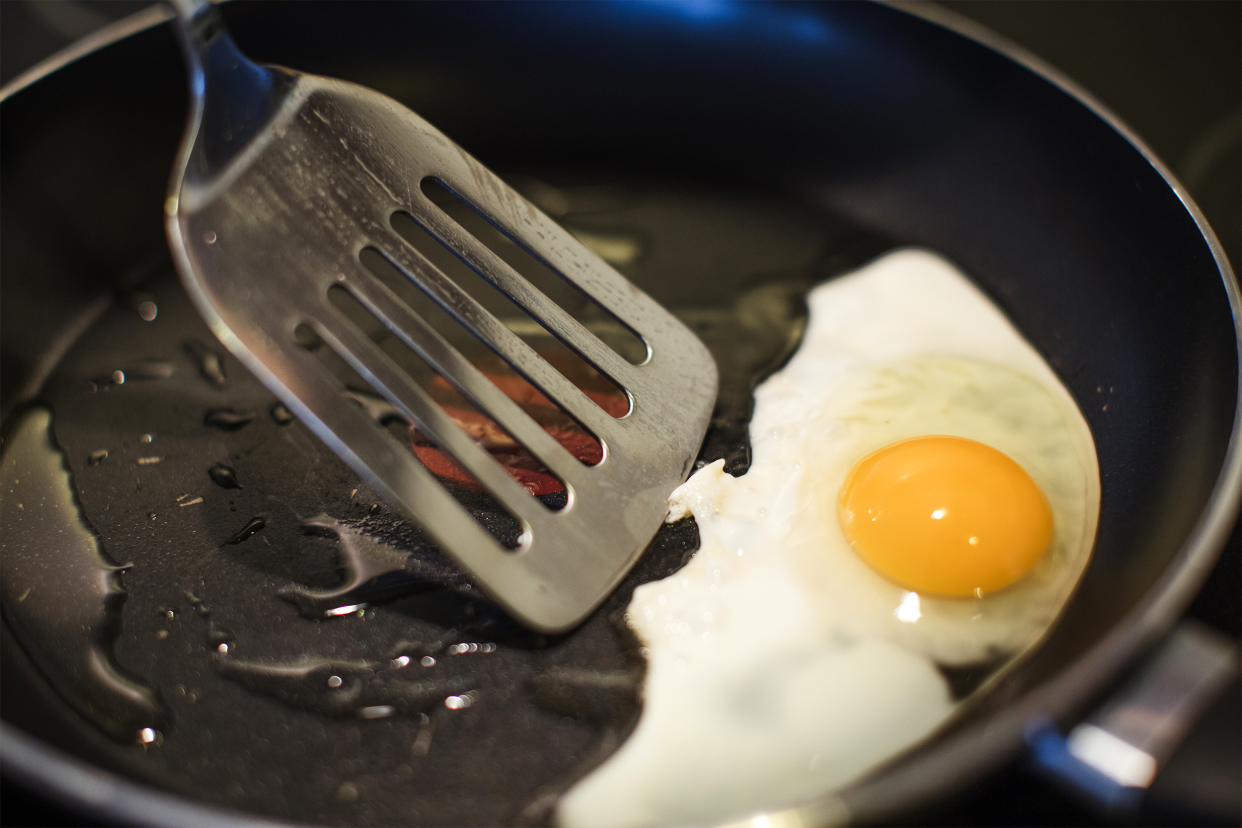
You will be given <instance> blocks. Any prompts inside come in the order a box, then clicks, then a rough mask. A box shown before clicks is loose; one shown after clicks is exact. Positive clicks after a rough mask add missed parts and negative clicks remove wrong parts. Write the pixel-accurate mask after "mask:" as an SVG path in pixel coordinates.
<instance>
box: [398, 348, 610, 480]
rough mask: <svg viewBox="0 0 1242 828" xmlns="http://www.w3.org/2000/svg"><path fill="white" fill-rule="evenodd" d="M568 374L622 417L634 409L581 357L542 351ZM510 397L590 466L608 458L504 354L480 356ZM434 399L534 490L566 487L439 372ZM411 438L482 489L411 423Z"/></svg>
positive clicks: (435, 461) (435, 467) (443, 471)
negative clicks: (574, 357)
mask: <svg viewBox="0 0 1242 828" xmlns="http://www.w3.org/2000/svg"><path fill="white" fill-rule="evenodd" d="M541 356H543V358H544V359H546V360H548V362H550V363H551V364H552V366H553V367H554V368H556V369H557V370H559V371H560V372H561V373H562V374H564V375H565V378H566V379H568V380H569V381H570V382H572V383H573V384H574V385H577V386H578V387H579V388H580V389H582V392H583V393H584V394H586V395H587V396H588V397H590V398H591V399H592V400H593V401H594V402H595V403H596V405H598V406H599V407H600V408H602V409H603V410H604V411H606V412H607V413H608V414H611V415H612V416H613V417H621V416H623V415H624V414H625V413H626V412H627V411H629V406H630V403H629V400H628V399H627V398H626V396H625V394H624V393H622V391H621V390H620V389H619V388H617V387H616V386H615V385H613V384H612V383H611V382H609V381H608V380H607V379H605V378H604V377H603V376H602V375H601V374H600V373H599V372H597V371H595V370H594V369H592V368H590V367H589V366H587V365H586V364H585V363H583V362H581V361H580V360H577V359H571V358H558V357H557V355H556V354H541ZM474 363H475V364H476V365H478V366H479V368H481V369H482V370H483V372H484V374H486V375H487V378H488V379H490V380H491V381H492V382H493V383H494V384H495V385H496V387H497V388H499V389H500V390H501V391H503V392H504V394H505V396H507V397H508V398H509V399H511V400H513V401H514V402H516V403H517V404H518V405H519V406H520V407H521V408H522V410H523V411H525V412H526V413H527V414H529V415H530V417H531V419H533V420H534V421H535V422H536V423H538V424H539V425H540V426H541V427H542V428H543V430H544V431H546V432H548V433H549V434H551V435H552V437H553V438H554V439H555V440H556V441H557V442H558V443H560V444H561V445H562V446H564V447H565V448H566V449H567V450H568V451H569V453H570V454H572V455H573V456H574V457H576V458H578V460H580V461H581V462H583V463H585V464H586V465H588V466H593V465H595V464H596V463H598V462H599V461H600V460H602V459H603V458H604V450H603V447H601V446H600V444H599V441H598V440H596V439H595V438H594V437H592V436H591V435H590V434H588V433H587V432H586V431H584V430H583V429H582V427H581V426H580V425H578V424H577V423H576V422H574V421H573V420H572V419H570V418H569V417H568V416H567V415H566V414H565V413H564V412H562V411H561V410H560V409H559V408H557V407H556V406H555V405H554V404H553V403H552V401H551V400H549V399H548V398H547V397H545V396H544V395H543V394H541V393H540V392H539V391H538V390H537V389H536V388H534V387H533V386H532V385H530V383H528V382H526V380H524V379H522V377H520V376H518V374H516V373H515V372H514V371H513V370H512V369H511V368H510V367H509V366H508V364H507V363H505V362H504V361H502V360H501V359H500V358H499V357H496V356H493V355H487V356H485V357H482V358H480V359H476V360H474ZM427 390H428V391H429V392H430V393H431V396H432V398H433V399H435V401H436V402H438V403H439V404H440V406H441V407H443V408H444V410H445V412H446V413H447V414H449V416H451V417H452V418H453V420H454V421H455V422H456V423H457V424H458V425H459V426H461V428H462V429H463V430H464V431H465V432H466V433H467V434H469V435H470V436H471V437H473V438H474V440H475V442H477V443H478V444H479V445H480V446H482V447H483V448H484V449H486V450H487V451H488V452H489V453H490V454H491V455H492V457H494V458H496V460H497V462H499V463H500V464H501V465H502V466H504V468H505V470H506V471H507V472H509V474H510V475H511V476H512V477H513V479H514V480H516V481H517V482H518V483H520V484H522V488H524V489H526V491H528V492H530V493H531V494H532V495H545V494H553V493H554V492H562V491H564V490H565V484H563V483H562V482H561V481H560V480H557V479H556V478H555V477H553V476H552V474H551V473H550V472H549V471H548V469H547V468H546V467H545V466H544V465H543V464H542V463H540V462H539V461H538V460H537V459H535V457H534V456H533V455H531V454H530V452H528V451H526V449H524V448H522V446H520V445H519V444H518V443H517V442H515V441H514V440H513V438H512V437H510V436H509V435H508V434H506V433H505V432H504V431H503V430H502V429H501V428H500V427H499V426H498V425H496V423H495V422H493V421H492V420H491V419H490V418H488V417H486V416H484V415H483V414H480V413H479V412H478V410H477V409H475V408H474V407H473V406H472V405H471V404H470V403H469V402H468V401H467V400H466V398H465V397H464V396H462V394H461V393H460V392H458V390H457V389H456V388H454V387H453V386H452V385H450V384H449V383H448V382H447V381H446V380H444V379H443V378H441V377H437V378H436V379H435V380H433V381H432V382H431V384H430V385H428V386H427ZM410 442H411V444H412V446H413V448H414V453H415V454H416V455H418V459H419V460H421V461H422V462H423V464H424V465H426V466H427V468H428V469H429V470H431V472H432V473H433V474H435V475H436V476H438V477H441V478H444V479H446V480H451V481H453V482H454V483H458V484H460V485H462V486H465V487H467V488H469V489H473V490H475V491H478V490H479V488H480V487H479V483H478V481H477V480H475V479H474V477H472V476H471V475H470V474H469V473H468V472H466V471H464V470H463V469H461V468H460V467H458V466H457V464H455V463H454V462H453V461H452V459H451V458H449V457H448V456H447V455H446V454H444V453H443V452H442V451H440V450H439V449H438V448H436V447H435V445H434V444H433V443H432V442H431V441H430V440H428V439H427V438H426V437H425V436H424V435H423V434H422V433H421V432H419V431H418V430H417V429H416V428H414V427H411V428H410Z"/></svg>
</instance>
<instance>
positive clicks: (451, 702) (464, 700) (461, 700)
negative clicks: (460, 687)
mask: <svg viewBox="0 0 1242 828" xmlns="http://www.w3.org/2000/svg"><path fill="white" fill-rule="evenodd" d="M472 704H474V699H472V698H470V696H469V695H468V694H467V695H465V696H449V697H448V698H446V699H445V700H444V706H445V707H447V708H448V709H449V710H465V709H466V708H467V707H469V706H470V705H472Z"/></svg>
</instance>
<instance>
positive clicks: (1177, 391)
mask: <svg viewBox="0 0 1242 828" xmlns="http://www.w3.org/2000/svg"><path fill="white" fill-rule="evenodd" d="M224 13H225V16H226V18H227V21H228V24H229V26H230V28H231V29H232V31H233V34H234V36H235V39H236V40H237V42H238V44H239V45H240V46H241V48H242V50H243V51H245V52H246V53H248V54H250V55H252V56H254V57H256V58H260V59H262V60H264V61H268V62H274V63H280V64H283V65H287V66H291V67H296V68H298V69H300V70H304V71H308V72H314V73H319V74H324V75H329V76H334V77H340V78H344V79H348V80H352V81H355V82H358V83H361V84H364V85H366V86H370V87H372V88H374V89H377V90H379V91H381V92H384V93H386V94H388V95H390V96H392V97H394V98H396V99H397V100H399V101H401V102H402V103H404V104H405V105H407V106H409V107H411V108H412V109H414V110H415V111H417V112H419V113H420V114H421V115H423V116H424V117H426V118H427V119H428V120H429V121H431V122H432V123H435V124H436V125H437V126H438V127H440V128H441V129H442V130H443V131H444V132H445V133H447V134H448V135H449V136H451V137H452V138H453V139H454V140H455V141H457V142H458V143H460V144H462V145H463V146H465V147H468V148H469V149H470V151H471V152H472V153H473V154H474V155H475V156H476V157H478V158H480V159H481V160H482V161H483V162H484V163H486V164H488V165H489V166H492V167H494V168H501V169H503V168H506V167H514V166H518V165H522V166H525V167H527V168H530V167H532V166H538V165H540V164H547V165H553V166H556V167H573V166H575V165H583V166H587V167H594V168H600V167H606V168H615V169H623V170H631V171H635V170H637V171H641V172H643V173H645V174H649V175H653V176H659V175H668V176H671V177H676V178H678V179H683V180H684V179H693V180H700V181H703V182H708V183H713V182H715V183H719V184H722V185H726V186H729V187H735V188H743V189H745V188H759V189H762V190H766V191H776V192H778V193H784V194H787V195H790V196H793V197H795V198H799V199H802V200H806V201H810V202H812V203H815V204H819V205H822V206H825V207H828V208H830V209H831V210H834V211H836V212H838V213H840V214H841V215H843V216H845V217H847V218H850V219H852V220H853V221H855V222H857V223H858V224H860V225H862V226H864V227H867V228H870V229H873V230H875V231H877V232H879V233H880V234H882V235H884V236H887V237H891V238H894V239H898V240H901V241H903V242H907V243H912V244H921V245H925V246H927V247H929V248H932V249H934V250H937V251H939V252H941V253H943V254H944V255H945V256H947V257H948V258H949V259H951V260H953V261H955V262H956V263H957V264H958V265H960V266H961V267H962V268H963V269H964V270H965V271H966V272H967V273H969V274H970V275H971V276H972V277H973V278H974V279H975V280H976V281H977V282H978V283H979V284H980V285H981V286H982V287H983V288H984V289H985V290H986V291H987V292H988V293H989V294H990V295H991V296H992V297H993V299H994V300H995V301H996V302H997V303H998V304H999V305H1000V306H1001V307H1002V308H1003V309H1004V310H1005V311H1006V312H1007V313H1008V314H1009V315H1010V317H1011V318H1012V319H1013V320H1014V322H1015V323H1016V324H1017V325H1018V327H1019V328H1020V329H1021V330H1022V331H1023V332H1024V333H1025V334H1026V335H1027V336H1028V338H1029V339H1030V340H1031V342H1032V343H1033V344H1034V345H1035V346H1036V347H1037V348H1038V349H1039V350H1040V351H1041V352H1042V353H1043V354H1044V355H1045V357H1046V358H1047V359H1048V361H1049V363H1050V364H1051V365H1052V367H1053V368H1054V370H1056V371H1057V373H1058V374H1059V375H1060V377H1061V378H1062V380H1063V382H1064V383H1065V384H1066V386H1067V387H1068V388H1069V389H1070V391H1071V393H1073V394H1074V396H1075V397H1076V399H1077V400H1078V402H1079V404H1080V407H1081V408H1082V410H1083V413H1084V415H1085V416H1086V418H1087V421H1088V423H1089V425H1090V427H1091V429H1092V432H1093V434H1094V437H1095V441H1096V446H1097V449H1098V453H1099V461H1100V468H1101V478H1102V479H1101V483H1102V504H1101V513H1100V527H1099V535H1098V539H1097V543H1096V548H1095V556H1094V559H1093V562H1092V564H1091V566H1090V568H1089V570H1088V573H1087V575H1086V578H1085V580H1084V582H1083V584H1082V586H1081V589H1080V591H1079V593H1078V595H1077V597H1076V598H1075V600H1074V601H1073V602H1072V604H1071V605H1070V607H1069V609H1068V611H1067V613H1066V615H1065V617H1064V618H1063V620H1062V621H1061V622H1060V625H1059V626H1058V628H1057V630H1056V632H1055V633H1054V635H1053V636H1052V637H1051V639H1050V640H1049V641H1048V642H1047V643H1046V644H1045V646H1044V647H1043V648H1042V649H1041V650H1040V651H1039V652H1038V653H1037V654H1036V655H1035V656H1034V657H1033V658H1032V659H1031V660H1030V661H1028V662H1027V663H1026V664H1024V665H1023V666H1022V667H1021V668H1020V669H1019V670H1018V671H1016V672H1015V673H1014V674H1012V675H1011V676H1010V677H1009V678H1008V680H1007V681H1006V682H1005V683H1004V684H1003V686H1001V687H1000V688H999V689H998V691H997V692H995V693H994V694H993V695H992V696H991V697H989V699H988V700H987V701H986V702H985V704H984V705H983V706H982V707H981V708H980V709H979V710H977V711H976V713H975V714H974V715H973V716H972V717H971V718H970V719H969V720H968V721H965V722H963V723H961V724H960V725H959V726H958V727H957V728H956V729H955V730H954V731H953V732H952V733H950V734H949V735H948V737H947V738H945V739H942V740H940V741H938V742H937V743H936V744H934V745H931V746H928V747H927V748H925V749H923V750H921V751H919V752H917V753H916V754H915V755H913V756H912V757H909V758H908V759H906V760H904V761H903V762H901V763H899V764H897V765H896V766H894V767H892V768H890V770H889V771H887V772H886V773H883V774H879V775H878V776H876V777H875V778H873V779H872V780H870V781H868V782H865V783H863V784H861V785H859V786H856V787H855V788H853V789H851V790H849V791H846V792H845V793H844V795H843V796H842V798H841V802H840V803H837V804H836V805H834V806H832V808H830V809H828V810H821V811H813V812H811V813H809V814H808V815H815V814H819V815H821V816H824V817H829V816H833V815H836V816H838V817H839V816H840V815H841V814H843V813H847V811H841V810H840V808H839V807H838V806H839V805H841V804H843V805H844V806H845V807H846V808H848V813H852V814H853V817H854V818H855V819H860V820H863V821H870V820H885V819H889V818H892V815H893V814H895V813H898V812H903V811H907V812H908V811H909V810H910V809H911V808H913V807H916V806H918V805H921V804H924V803H925V802H927V801H929V800H930V799H932V798H934V797H936V796H940V795H942V794H943V793H944V792H946V791H948V790H950V789H951V788H954V787H958V786H960V785H963V784H965V783H966V782H967V781H969V780H970V779H972V778H975V777H977V776H979V775H981V774H983V773H985V772H986V771H987V770H988V769H990V768H992V767H995V766H996V765H997V764H998V763H999V762H1000V761H1003V759H1004V758H1006V757H1007V756H1008V755H1010V754H1011V753H1012V752H1013V751H1015V750H1017V749H1019V748H1020V746H1021V734H1022V727H1023V724H1024V723H1025V722H1027V721H1028V720H1029V719H1030V718H1031V717H1032V716H1035V715H1038V714H1047V715H1049V716H1050V717H1052V718H1062V719H1064V718H1068V717H1072V716H1073V715H1074V714H1075V712H1076V711H1078V710H1080V709H1081V708H1082V707H1083V706H1084V705H1085V704H1087V703H1089V702H1090V701H1091V700H1092V698H1093V697H1094V696H1095V695H1097V694H1098V693H1099V692H1101V691H1102V690H1104V689H1106V687H1107V684H1108V682H1109V680H1110V679H1111V678H1112V677H1113V676H1115V675H1116V673H1117V671H1119V670H1120V669H1121V668H1122V667H1124V666H1125V664H1126V663H1127V661H1128V660H1130V659H1131V658H1132V657H1133V656H1134V655H1135V654H1136V652H1138V651H1139V650H1140V649H1141V648H1142V647H1144V646H1145V645H1147V644H1149V643H1150V642H1151V640H1152V639H1153V638H1154V637H1155V636H1156V635H1158V634H1159V633H1160V632H1161V631H1162V630H1164V629H1166V628H1167V626H1168V625H1169V624H1170V623H1171V622H1172V620H1173V619H1175V618H1176V616H1177V614H1178V613H1179V612H1180V610H1181V609H1182V608H1183V607H1184V606H1185V604H1186V603H1187V602H1188V601H1189V599H1190V598H1191V597H1192V596H1193V594H1194V592H1195V590H1196V589H1197V587H1198V585H1199V583H1201V581H1202V579H1203V577H1205V576H1206V573H1207V571H1208V569H1209V568H1210V566H1211V563H1212V562H1213V561H1214V559H1215V556H1216V554H1217V551H1218V550H1219V547H1220V546H1221V544H1222V543H1223V540H1224V537H1225V535H1226V533H1227V532H1228V530H1229V528H1230V526H1231V521H1232V518H1233V515H1234V512H1235V509H1236V504H1237V491H1238V466H1237V459H1236V458H1235V457H1234V455H1233V454H1232V452H1231V451H1230V446H1231V445H1232V443H1231V438H1232V434H1233V431H1234V428H1235V419H1236V403H1237V396H1238V358H1237V338H1236V328H1235V321H1234V310H1233V309H1234V308H1235V307H1236V305H1237V297H1236V291H1235V289H1234V288H1233V286H1232V285H1233V282H1232V275H1231V274H1230V273H1229V270H1228V265H1227V264H1225V260H1224V256H1223V254H1222V253H1221V252H1220V249H1219V246H1218V245H1217V244H1216V242H1215V239H1214V237H1213V236H1212V235H1211V232H1210V231H1209V230H1207V229H1206V225H1205V224H1204V223H1203V222H1202V220H1201V218H1199V216H1198V212H1197V210H1196V209H1195V208H1193V205H1191V204H1190V201H1189V198H1188V197H1187V196H1185V194H1184V193H1183V192H1181V191H1180V190H1179V189H1178V188H1176V187H1175V185H1174V184H1173V183H1171V181H1170V179H1169V178H1168V177H1167V175H1166V174H1165V172H1164V170H1163V168H1162V167H1161V166H1160V165H1159V164H1158V162H1155V161H1154V159H1153V158H1151V156H1150V154H1149V153H1148V152H1147V151H1146V150H1144V149H1143V148H1142V147H1141V145H1138V144H1137V143H1136V141H1135V140H1134V139H1133V138H1132V137H1130V136H1128V135H1127V134H1126V133H1125V132H1124V128H1120V127H1118V126H1117V125H1116V124H1115V123H1112V122H1110V121H1109V120H1107V119H1106V118H1105V117H1102V116H1101V114H1100V113H1099V112H1098V111H1095V110H1093V108H1092V107H1091V106H1090V105H1088V103H1086V102H1084V100H1082V99H1081V98H1077V97H1075V96H1074V95H1073V94H1071V92H1070V91H1067V90H1066V89H1065V88H1063V87H1062V86H1059V85H1058V84H1057V83H1055V82H1053V80H1050V79H1049V78H1048V77H1045V76H1041V75H1039V74H1037V73H1035V72H1033V71H1031V70H1030V69H1028V68H1027V67H1025V66H1023V65H1021V64H1020V63H1018V62H1015V61H1014V60H1012V59H1010V58H1009V57H1006V56H1005V55H1003V54H1001V53H999V52H997V51H995V50H994V49H992V48H990V47H989V46H987V45H984V44H982V43H980V42H977V41H974V40H971V39H968V38H965V37H963V36H962V35H960V34H958V33H956V32H954V31H952V30H950V29H947V28H943V27H942V26H940V25H938V24H937V23H935V22H931V21H929V20H927V19H923V18H922V17H920V16H916V15H912V14H908V13H906V12H904V11H901V10H898V9H894V8H889V7H885V6H879V5H868V4H826V5H822V6H819V5H810V4H792V5H775V4H774V5H767V4H764V5H760V4H738V5H732V4H717V3H712V2H706V3H704V2H695V3H661V4H607V3H587V4H568V5H562V4H550V3H547V4H516V5H508V4H503V5H491V4H484V3H472V4H446V5H438V4H435V5H433V4H410V5H404V4H392V3H384V4H361V5H353V6H350V7H349V8H348V10H346V9H344V8H342V7H341V6H339V5H336V4H333V3H310V4H304V5H301V4H299V5H296V6H295V5H293V4H286V3H281V4H244V3H238V4H236V5H233V4H230V5H229V6H228V7H227V8H226V9H225V12H224ZM184 83H185V81H184V72H183V70H182V68H181V63H180V58H179V56H178V54H177V52H176V48H175V44H174V41H173V38H172V35H171V32H170V31H169V30H168V29H167V27H166V26H161V27H158V28H156V29H152V30H148V31H145V32H142V33H140V34H137V35H135V36H133V37H130V38H128V39H126V40H124V41H121V42H119V43H117V44H115V45H113V46H110V47H108V48H106V49H104V50H102V51H100V52H97V53H95V54H92V55H89V56H88V57H86V58H84V59H83V60H81V61H79V62H77V63H74V64H72V65H70V66H68V67H67V68H65V69H62V70H60V71H58V72H56V73H55V74H53V75H51V76H49V77H47V78H45V79H44V80H42V81H40V82H38V83H37V84H35V85H34V86H32V87H29V88H27V89H25V90H23V91H21V92H18V93H17V94H16V95H14V96H13V97H11V98H10V99H8V100H7V101H5V102H4V108H3V145H2V153H0V164H2V174H3V180H4V188H3V191H2V192H0V202H2V209H3V218H2V221H3V227H4V244H3V247H2V248H0V257H2V258H0V278H3V285H2V288H3V297H4V302H3V306H2V308H0V314H2V316H0V337H2V340H0V346H2V349H0V357H2V359H3V365H2V368H3V372H2V374H0V378H2V381H3V388H2V391H3V399H2V402H3V413H4V414H6V415H7V413H8V412H10V411H11V410H12V409H13V407H14V406H15V405H16V404H17V403H19V402H20V401H21V400H22V399H23V398H24V397H27V396H29V395H30V394H31V393H32V392H33V391H34V390H35V389H36V388H37V382H38V378H39V377H40V376H41V375H45V372H46V371H47V370H48V369H49V368H50V363H52V362H54V360H55V356H56V353H57V351H58V349H60V348H62V347H63V344H64V343H63V342H62V341H61V340H62V339H63V338H64V336H65V335H66V334H65V333H64V332H65V330H66V329H67V328H66V326H70V328H71V326H72V325H73V323H74V320H75V319H77V318H79V316H80V315H81V314H82V313H84V312H89V309H90V308H91V306H92V305H91V303H92V302H93V301H94V300H95V299H96V298H97V297H99V296H100V295H102V294H106V293H107V292H108V291H110V290H113V289H123V288H125V287H128V286H132V285H133V284H135V283H136V282H138V281H140V280H141V279H142V278H143V277H144V276H145V275H146V271H145V270H144V266H147V264H148V263H145V262H144V261H143V259H142V257H143V256H144V255H148V253H149V251H150V250H152V249H154V248H157V247H158V245H159V239H160V236H161V234H162V227H161V223H160V215H159V205H160V204H161V202H162V198H163V191H164V188H165V184H166V179H167V174H168V170H169V169H170V168H171V165H172V158H173V153H174V151H175V149H176V146H177V143H178V140H179V138H180V132H181V129H182V126H183V121H184V115H185V101H186V95H185V90H184V88H183V86H184ZM686 287H687V290H688V291H689V290H698V291H710V290H711V289H712V286H711V285H710V284H702V285H687V286H686ZM58 337H60V338H59V339H58ZM62 352H63V351H62ZM7 658H8V656H6V662H5V664H6V671H5V672H6V674H9V673H12V671H10V670H8V669H7V666H8V664H9V662H8V660H7ZM10 692H15V691H13V688H12V686H11V685H6V687H5V693H6V695H7V694H9V693H10ZM6 715H9V714H8V713H7V712H6ZM21 726H22V728H23V729H26V730H27V731H28V732H33V733H34V734H35V735H37V736H39V737H41V738H43V739H45V740H48V741H49V742H51V743H54V744H59V745H60V746H62V747H65V748H66V749H71V750H72V749H77V750H80V751H81V750H83V749H81V748H73V747H71V740H68V738H67V737H65V736H64V734H59V735H58V734H57V733H56V732H55V727H54V725H52V724H48V725H47V726H46V728H44V730H43V732H40V726H39V725H38V724H37V723H34V722H29V721H25V722H22V723H21ZM49 772H50V771H49ZM139 804H141V803H139ZM134 807H137V805H135V806H134ZM135 813H136V812H135Z"/></svg>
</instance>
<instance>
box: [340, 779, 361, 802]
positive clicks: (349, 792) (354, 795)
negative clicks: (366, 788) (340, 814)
mask: <svg viewBox="0 0 1242 828" xmlns="http://www.w3.org/2000/svg"><path fill="white" fill-rule="evenodd" d="M356 799H358V786H357V785H355V784H354V783H353V782H342V783H341V787H339V788H337V789H336V801H337V802H353V801H355V800H356Z"/></svg>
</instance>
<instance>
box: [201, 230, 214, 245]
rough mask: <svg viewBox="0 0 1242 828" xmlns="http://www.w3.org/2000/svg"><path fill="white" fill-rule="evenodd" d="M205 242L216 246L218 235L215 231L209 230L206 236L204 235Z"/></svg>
mask: <svg viewBox="0 0 1242 828" xmlns="http://www.w3.org/2000/svg"><path fill="white" fill-rule="evenodd" d="M203 241H205V242H207V243H208V244H215V243H216V233H215V231H214V230H208V231H207V232H206V233H204V234H203Z"/></svg>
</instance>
